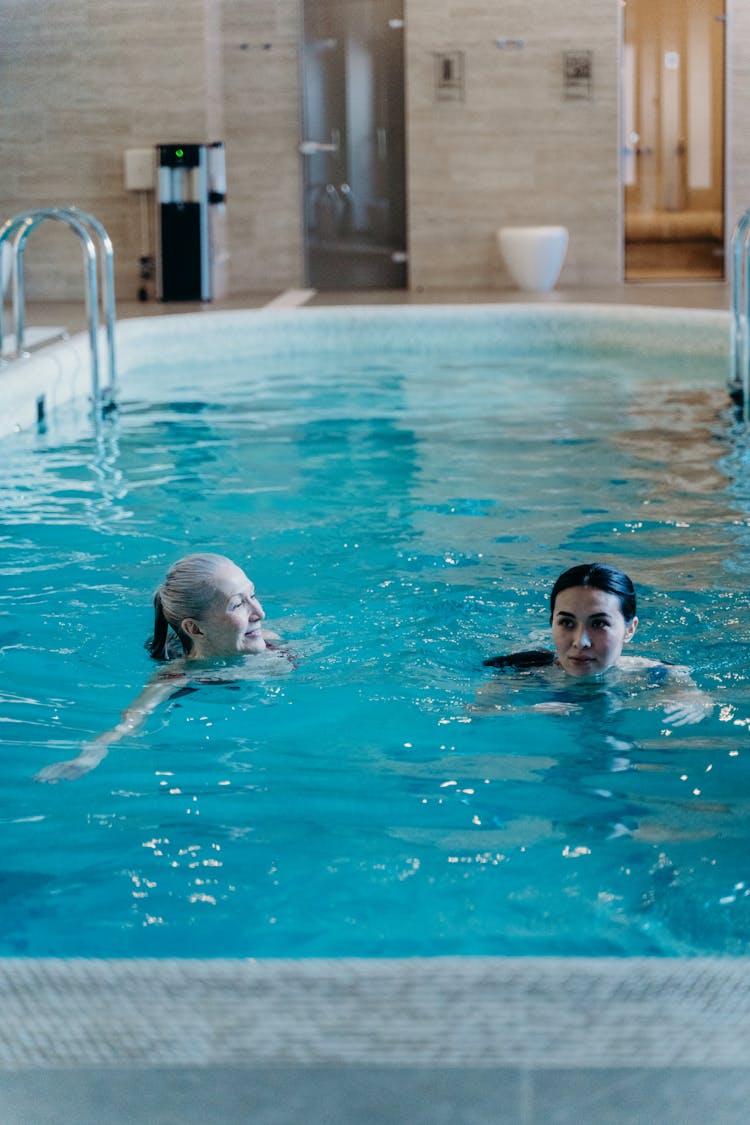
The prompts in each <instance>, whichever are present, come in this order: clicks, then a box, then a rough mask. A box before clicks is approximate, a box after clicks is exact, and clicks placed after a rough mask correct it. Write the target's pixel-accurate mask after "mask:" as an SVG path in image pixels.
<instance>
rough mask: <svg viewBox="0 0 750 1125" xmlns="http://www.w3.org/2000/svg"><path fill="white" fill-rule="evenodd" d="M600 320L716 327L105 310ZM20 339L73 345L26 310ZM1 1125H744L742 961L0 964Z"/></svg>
mask: <svg viewBox="0 0 750 1125" xmlns="http://www.w3.org/2000/svg"><path fill="white" fill-rule="evenodd" d="M519 301H523V302H524V303H535V302H537V301H539V302H559V303H597V304H598V303H607V304H628V305H650V306H659V307H671V308H702V309H719V310H726V309H728V307H729V290H728V287H727V286H726V285H723V284H719V283H716V282H707V283H680V284H645V283H644V284H637V285H636V284H630V285H623V286H617V287H612V288H608V289H598V290H596V291H588V290H577V291H575V292H568V291H560V292H558V291H556V292H554V293H552V294H546V295H543V296H541V297H534V296H533V295H529V294H520V293H518V294H517V293H511V292H510V291H502V292H493V293H479V292H476V293H456V292H449V291H445V292H437V293H435V292H433V293H430V294H420V293H405V292H398V291H389V292H387V293H377V292H369V293H347V294H335V293H310V292H307V291H304V292H303V291H289V292H287V293H284V294H277V293H268V294H251V295H242V296H238V297H236V298H234V299H232V300H231V301H223V302H216V303H213V304H210V305H193V304H184V305H183V304H181V305H179V306H175V305H157V304H155V303H150V304H145V305H144V304H140V303H138V302H123V301H119V302H118V316H119V317H120V318H126V317H131V316H150V315H159V314H162V313H174V312H194V311H197V310H200V309H206V310H213V309H216V308H259V307H263V306H268V305H269V304H273V306H274V307H284V308H288V307H290V306H294V305H295V304H305V305H346V304H357V305H368V304H370V305H374V304H437V303H446V304H453V303H471V304H485V303H493V304H494V303H505V302H514V303H517V302H519ZM27 314H28V315H27V322H28V324H29V325H30V326H46V325H64V326H65V327H66V328H67V329H68V331H70V332H74V331H80V330H81V329H82V328H83V327H84V314H83V309H82V307H81V306H79V305H77V304H63V303H49V302H45V303H35V302H32V301H30V302H29V306H28V309H27ZM0 1012H1V1013H2V1018H0V1125H58V1123H60V1125H62V1123H65V1125H94V1122H96V1123H97V1125H100V1123H102V1122H105V1123H106V1125H124V1123H126V1122H127V1123H128V1125H131V1123H133V1122H137V1123H138V1125H142V1123H145V1125H171V1123H175V1125H177V1123H179V1125H193V1123H196V1125H197V1123H200V1125H235V1123H237V1125H239V1123H250V1125H298V1123H300V1125H360V1123H362V1125H485V1123H487V1125H490V1123H493V1125H495V1123H500V1125H567V1123H575V1125H652V1123H653V1125H657V1123H658V1125H706V1123H711V1125H735V1123H736V1125H740V1123H741V1125H745V1123H746V1122H747V1121H748V1119H749V1116H750V1111H749V1110H748V1105H750V959H744V958H735V959H730V958H726V959H703V958H695V959H681V960H672V959H655V958H647V959H643V958H638V959H627V960H619V959H618V960H609V959H587V958H565V959H563V958H553V957H550V958H544V959H540V958H528V959H527V958H524V959H521V960H518V959H509V958H502V957H499V958H435V959H424V958H415V959H408V960H383V961H375V960H362V961H357V960H341V961H314V960H307V961H304V960H294V961H253V960H238V961H235V960H215V961H192V960H184V961H174V960H168V961H156V960H150V961H139V960H132V961H97V960H90V961H87V960H73V961H70V960H57V959H50V960H32V959H15V958H6V959H2V958H0Z"/></svg>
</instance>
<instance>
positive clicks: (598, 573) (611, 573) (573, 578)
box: [549, 563, 636, 623]
mask: <svg viewBox="0 0 750 1125" xmlns="http://www.w3.org/2000/svg"><path fill="white" fill-rule="evenodd" d="M574 586H591V587H593V588H594V589H595V590H603V591H604V593H606V594H614V596H615V597H616V598H617V599H618V601H619V603H620V612H621V613H622V616H623V617H624V618H625V620H626V622H628V623H629V622H631V621H632V620H633V618H634V617H635V613H636V608H635V589H634V587H633V583H632V582H631V581H630V579H629V578H628V576H627V574H624V573H623V572H622V571H621V570H618V569H617V567H615V566H607V564H606V563H582V564H581V565H580V566H572V567H571V568H570V570H566V571H564V572H563V573H562V574H561V575H560V577H559V578H558V579H557V581H556V582H555V584H554V586H553V587H552V593H551V594H550V613H549V619H550V622H551V621H552V620H553V618H554V615H555V602H556V601H557V596H558V594H561V593H562V592H563V590H570V589H572V588H573V587H574Z"/></svg>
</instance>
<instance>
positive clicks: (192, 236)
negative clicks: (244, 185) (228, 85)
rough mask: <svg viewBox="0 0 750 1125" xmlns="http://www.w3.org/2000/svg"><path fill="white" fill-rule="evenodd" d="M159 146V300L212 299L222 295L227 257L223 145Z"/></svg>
mask: <svg viewBox="0 0 750 1125" xmlns="http://www.w3.org/2000/svg"><path fill="white" fill-rule="evenodd" d="M156 150H157V164H158V180H157V185H156V218H157V255H156V295H157V297H158V298H159V300H160V301H210V300H211V299H212V298H213V297H219V296H222V295H223V294H222V293H220V292H217V267H218V266H219V265H223V257H224V255H223V250H222V247H221V245H219V242H218V239H217V232H223V229H224V223H223V212H224V201H225V196H226V187H225V183H224V179H225V176H224V146H223V144H222V143H221V142H220V141H218V142H215V143H214V144H210V145H206V144H172V145H165V144H162V145H157V146H156ZM213 211H215V212H216V214H213V213H212V212H213ZM219 212H221V220H222V221H218V220H219V217H220V216H219Z"/></svg>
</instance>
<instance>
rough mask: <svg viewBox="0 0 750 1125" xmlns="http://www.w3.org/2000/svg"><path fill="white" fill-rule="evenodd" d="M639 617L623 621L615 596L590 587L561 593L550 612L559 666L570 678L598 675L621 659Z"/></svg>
mask: <svg viewBox="0 0 750 1125" xmlns="http://www.w3.org/2000/svg"><path fill="white" fill-rule="evenodd" d="M637 625H638V618H637V617H634V618H633V620H632V621H626V620H625V618H624V617H623V615H622V609H621V608H620V599H619V598H618V597H617V596H616V595H615V594H608V593H606V592H605V591H604V590H597V589H596V588H595V587H593V586H572V587H571V588H570V589H568V590H562V591H561V592H560V593H559V594H558V595H557V599H556V601H555V608H554V610H553V613H552V640H553V642H554V645H555V651H556V653H557V660H558V663H559V664H560V666H561V667H562V668H563V669H564V670H565V671H566V672H568V673H569V674H570V675H571V676H579V677H580V676H598V675H601V673H602V672H606V671H607V669H608V668H611V667H612V666H613V665H614V664H616V663H617V661H618V660H619V659H620V655H621V653H622V646H623V645H624V644H625V643H626V642H627V641H629V640H630V638H631V637H632V636H633V633H634V632H635V630H636V627H637Z"/></svg>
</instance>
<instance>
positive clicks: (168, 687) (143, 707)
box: [34, 673, 187, 782]
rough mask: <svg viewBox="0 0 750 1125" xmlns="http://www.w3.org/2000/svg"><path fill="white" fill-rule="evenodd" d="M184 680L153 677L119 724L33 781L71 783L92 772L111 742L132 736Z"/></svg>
mask: <svg viewBox="0 0 750 1125" xmlns="http://www.w3.org/2000/svg"><path fill="white" fill-rule="evenodd" d="M186 682H187V677H186V676H185V675H184V673H178V674H176V675H175V674H174V673H170V674H169V675H168V676H165V675H164V674H163V673H162V674H161V675H158V676H156V677H155V678H154V679H153V680H149V682H148V683H147V684H146V686H145V687H144V689H143V691H142V692H141V693H140V695H138V696H136V698H135V699H134V700H133V702H132V703H131V704H130V706H129V707H126V708H125V710H124V711H123V713H122V715H121V717H120V721H119V723H117V725H116V726H114V727H111V728H110V730H106V731H104V733H103V734H100V735H97V737H96V738H94V739H92V741H91V742H86V743H85V744H84V746H83V748H82V750H81V752H80V754H79V755H78V756H77V757H76V758H71V759H70V760H69V761H66V762H53V763H52V765H50V766H45V767H44V769H42V770H40V771H39V773H38V774H37V775H36V777H35V778H34V780H35V781H52V782H54V781H73V780H74V779H75V778H77V777H82V776H83V774H85V773H88V772H89V771H90V770H93V769H95V768H96V766H98V765H99V763H100V762H101V761H102V759H103V758H105V757H106V756H107V751H108V750H109V747H110V746H111V745H112V743H114V742H119V740H120V739H121V738H124V737H125V735H127V734H132V733H133V732H134V731H136V730H138V729H139V727H141V726H142V725H143V723H144V722H145V721H146V719H147V718H148V716H149V715H150V714H151V712H152V711H155V710H156V708H157V707H158V706H159V704H160V703H163V702H164V700H165V699H169V697H170V696H171V695H173V694H174V693H175V692H176V691H178V690H179V689H180V688H181V687H184V685H185V683H186Z"/></svg>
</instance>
